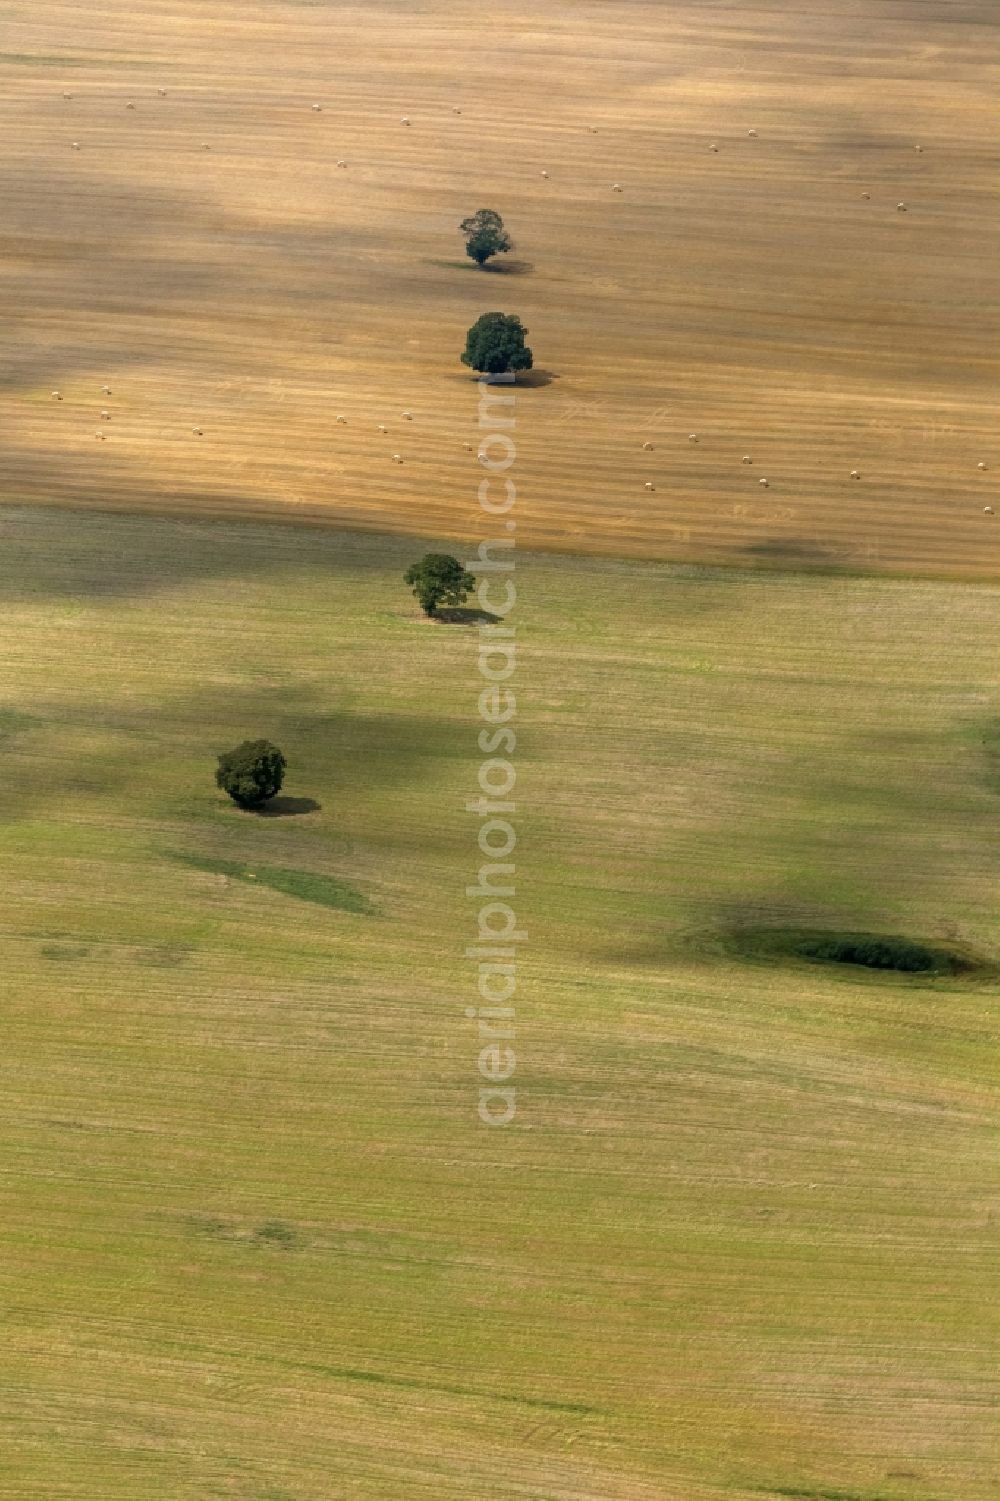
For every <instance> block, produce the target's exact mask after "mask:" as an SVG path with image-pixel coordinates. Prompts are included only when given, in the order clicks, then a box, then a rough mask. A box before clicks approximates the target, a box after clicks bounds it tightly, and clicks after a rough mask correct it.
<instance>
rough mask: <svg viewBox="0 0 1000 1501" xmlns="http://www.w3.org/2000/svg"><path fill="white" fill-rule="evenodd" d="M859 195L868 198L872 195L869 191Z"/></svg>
mask: <svg viewBox="0 0 1000 1501" xmlns="http://www.w3.org/2000/svg"><path fill="white" fill-rule="evenodd" d="M861 196H862V198H868V199H870V198H871V196H872V195H871V194H870V193H862V194H861Z"/></svg>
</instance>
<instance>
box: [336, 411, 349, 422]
mask: <svg viewBox="0 0 1000 1501" xmlns="http://www.w3.org/2000/svg"><path fill="white" fill-rule="evenodd" d="M337 421H338V422H346V421H347V418H346V417H345V416H344V414H343V412H338V413H337Z"/></svg>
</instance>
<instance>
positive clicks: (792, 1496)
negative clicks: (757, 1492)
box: [761, 1485, 893, 1501]
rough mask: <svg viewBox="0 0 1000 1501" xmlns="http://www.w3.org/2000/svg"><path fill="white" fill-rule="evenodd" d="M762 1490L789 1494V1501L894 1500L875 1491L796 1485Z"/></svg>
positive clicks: (773, 1486) (763, 1490) (771, 1494)
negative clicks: (803, 1487)
mask: <svg viewBox="0 0 1000 1501" xmlns="http://www.w3.org/2000/svg"><path fill="white" fill-rule="evenodd" d="M761 1490H762V1494H764V1495H768V1496H787V1497H788V1498H789V1501H893V1498H892V1497H891V1496H884V1495H876V1494H875V1493H874V1492H873V1491H826V1490H800V1489H799V1487H798V1486H794V1485H769V1486H765V1487H761Z"/></svg>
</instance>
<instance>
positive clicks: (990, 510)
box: [983, 506, 993, 516]
mask: <svg viewBox="0 0 1000 1501" xmlns="http://www.w3.org/2000/svg"><path fill="white" fill-rule="evenodd" d="M983 514H984V515H985V516H992V515H993V507H992V506H983Z"/></svg>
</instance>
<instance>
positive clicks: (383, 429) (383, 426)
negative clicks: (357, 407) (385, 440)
mask: <svg viewBox="0 0 1000 1501" xmlns="http://www.w3.org/2000/svg"><path fill="white" fill-rule="evenodd" d="M378 430H379V432H380V433H384V432H387V431H388V429H387V428H386V425H385V423H384V422H380V423H379V425H378Z"/></svg>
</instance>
